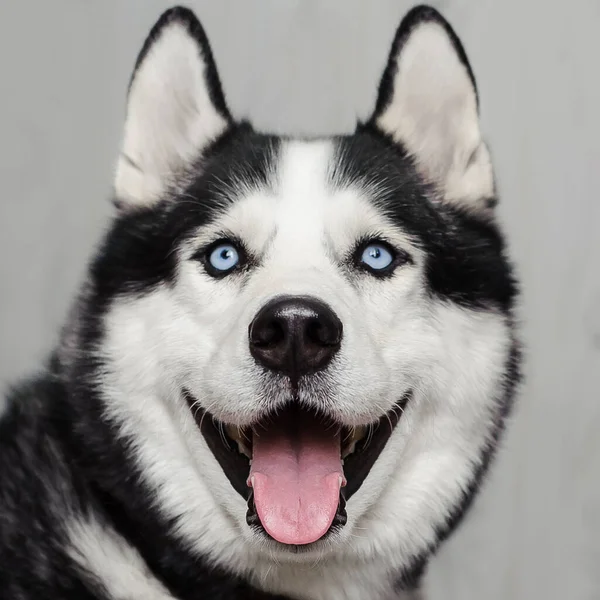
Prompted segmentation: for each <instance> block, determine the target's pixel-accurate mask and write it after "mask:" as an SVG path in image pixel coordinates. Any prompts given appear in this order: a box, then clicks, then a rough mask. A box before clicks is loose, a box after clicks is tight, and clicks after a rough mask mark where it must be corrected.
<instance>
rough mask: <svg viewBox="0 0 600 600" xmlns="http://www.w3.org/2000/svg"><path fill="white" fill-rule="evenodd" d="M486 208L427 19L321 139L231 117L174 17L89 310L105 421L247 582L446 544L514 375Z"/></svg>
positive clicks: (128, 138)
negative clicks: (342, 124)
mask: <svg viewBox="0 0 600 600" xmlns="http://www.w3.org/2000/svg"><path fill="white" fill-rule="evenodd" d="M495 197H496V196H495V187H494V178H493V172H492V168H491V163H490V156H489V153H488V150H487V147H486V145H485V143H484V141H483V140H482V135H481V131H480V125H479V118H478V99H477V92H476V88H475V81H474V78H473V73H472V71H471V68H470V67H469V64H468V62H467V59H466V56H465V53H464V50H463V47H462V46H461V43H460V42H459V40H458V38H457V37H456V35H455V34H454V33H453V31H452V30H451V28H450V26H449V25H448V24H447V23H446V21H444V19H443V18H442V17H441V16H440V15H439V14H438V13H437V12H435V11H434V10H433V9H429V8H424V7H420V8H417V9H413V10H412V11H411V12H410V13H408V15H407V16H406V17H405V19H404V20H403V22H402V23H401V25H400V27H399V29H398V31H397V34H396V37H395V40H394V42H393V46H392V50H391V53H390V56H389V61H388V64H387V67H386V68H385V71H384V73H383V76H382V79H381V84H380V89H379V95H378V100H377V104H376V107H375V110H374V113H373V115H372V117H371V118H370V119H369V120H368V121H367V122H366V123H362V124H359V125H358V126H357V129H356V132H355V133H354V134H352V135H349V136H338V137H331V138H323V139H311V140H303V139H295V138H285V137H278V136H272V135H267V134H264V133H260V132H256V131H254V130H253V128H252V127H251V126H250V125H249V124H247V123H237V122H235V121H234V119H233V118H232V116H231V114H230V112H229V110H228V108H227V105H226V102H225V99H224V95H223V92H222V90H221V86H220V83H219V78H218V75H217V71H216V67H215V62H214V60H213V57H212V54H211V50H210V48H209V45H208V41H207V38H206V35H205V33H204V31H203V29H202V27H201V26H200V24H199V23H198V21H197V20H196V18H195V17H194V16H193V15H192V14H191V13H190V12H189V11H187V10H185V9H173V10H171V11H168V12H167V13H165V14H164V15H163V16H162V17H161V19H160V20H159V22H158V23H157V24H156V25H155V27H154V29H153V30H152V32H151V34H150V36H149V38H148V40H147V41H146V43H145V45H144V47H143V49H142V52H141V54H140V56H139V58H138V61H137V64H136V67H135V71H134V73H133V76H132V79H131V83H130V88H129V96H128V105H127V118H126V123H125V132H124V137H123V145H122V150H121V154H120V157H119V161H118V165H117V172H116V180H115V199H116V201H115V203H116V205H117V207H118V214H117V215H116V217H115V220H114V223H113V224H112V226H111V229H110V231H109V233H108V235H107V237H106V240H105V242H104V244H103V246H102V249H101V251H100V253H99V255H98V257H97V258H96V260H95V262H94V264H93V266H92V270H91V284H90V290H91V292H90V298H91V300H90V303H91V304H93V305H94V306H96V307H100V308H97V312H98V314H99V318H100V321H101V323H102V327H101V330H102V333H101V335H100V337H99V339H98V341H97V343H95V345H94V348H93V354H94V357H95V360H96V364H98V365H100V366H99V367H98V369H97V371H96V383H97V385H98V388H99V389H100V391H101V394H102V399H103V404H104V410H105V418H107V419H109V420H110V421H111V422H112V423H115V424H116V425H117V427H118V429H119V432H120V433H119V435H123V436H126V437H127V439H128V440H130V442H131V451H132V453H133V455H134V457H135V460H136V462H137V464H138V465H139V467H140V472H141V473H142V476H143V478H144V479H145V481H146V483H147V484H148V485H149V486H151V488H152V490H153V494H154V497H155V503H156V505H157V506H158V507H159V508H160V510H161V511H162V512H163V513H164V514H166V515H167V516H168V517H169V518H171V519H172V522H173V523H175V525H174V528H175V529H176V531H177V534H178V535H181V536H182V537H184V538H185V539H186V540H187V542H188V543H189V544H191V545H192V547H194V548H197V549H198V551H200V552H202V553H208V554H209V555H210V556H211V557H212V558H213V559H214V560H216V561H218V562H223V563H227V564H228V565H237V566H239V569H240V570H248V569H249V568H260V565H261V564H266V562H271V557H273V556H275V557H276V560H277V561H278V563H279V564H280V565H285V564H286V563H296V562H302V561H309V562H311V563H312V562H314V560H315V557H317V556H318V557H320V558H321V559H322V560H324V561H326V560H328V557H329V558H330V559H331V560H337V559H338V558H340V557H348V556H354V557H358V558H361V559H365V560H366V559H370V558H373V559H378V560H381V561H383V562H386V561H387V562H386V564H387V563H388V562H389V564H390V566H391V565H393V566H395V567H396V568H402V567H407V566H408V565H409V564H411V562H412V561H414V560H415V558H416V557H420V556H422V555H424V554H426V553H427V552H428V551H429V550H430V549H431V548H433V547H434V546H435V545H436V543H437V542H438V541H439V539H440V538H441V537H442V536H443V535H444V534H445V532H446V531H447V530H448V529H449V528H450V527H451V525H452V524H453V522H454V521H455V520H456V518H457V516H458V515H459V514H460V512H461V511H462V510H463V508H464V507H465V506H466V504H467V503H468V501H469V499H470V498H471V496H472V494H473V491H474V489H475V487H476V485H477V483H478V481H479V478H480V476H481V474H482V473H483V471H484V470H485V467H486V464H487V460H488V457H489V454H490V452H489V450H490V447H492V446H493V444H494V442H495V439H496V437H497V435H498V432H499V430H500V428H501V425H502V420H503V418H504V416H505V414H506V412H507V409H508V407H509V405H510V399H511V395H512V387H513V384H514V381H515V379H516V371H515V365H514V363H515V356H516V354H515V352H516V350H515V342H514V335H513V325H512V315H511V313H512V307H513V303H514V299H515V286H514V282H513V278H512V275H511V269H510V265H509V263H508V262H507V260H506V257H505V255H504V244H503V238H502V235H501V232H500V230H499V228H498V225H497V223H496V219H495V214H494V206H495ZM261 561H262V562H261ZM382 564H383V563H382ZM269 568H270V567H269ZM282 568H283V567H282ZM275 570H277V569H275Z"/></svg>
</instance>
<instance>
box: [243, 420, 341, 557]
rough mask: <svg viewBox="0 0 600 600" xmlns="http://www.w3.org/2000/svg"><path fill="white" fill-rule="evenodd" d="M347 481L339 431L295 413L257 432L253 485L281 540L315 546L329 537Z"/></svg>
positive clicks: (267, 524)
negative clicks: (312, 543)
mask: <svg viewBox="0 0 600 600" xmlns="http://www.w3.org/2000/svg"><path fill="white" fill-rule="evenodd" d="M345 484H346V480H345V479H344V473H343V470H342V461H341V457H340V438H339V435H335V433H334V431H332V430H331V428H329V429H327V428H326V427H325V426H324V425H322V424H321V423H319V422H318V421H317V419H313V418H311V417H309V416H307V415H299V414H290V415H286V417H285V418H284V419H283V420H281V421H279V420H278V422H276V423H273V424H270V425H269V428H268V429H259V431H258V433H255V434H254V437H253V440H252V466H251V468H250V476H249V478H248V485H249V486H251V487H252V488H253V490H254V504H255V506H256V512H257V513H258V517H259V519H260V521H261V523H262V525H263V527H264V528H265V530H266V531H267V533H268V534H269V535H270V536H271V537H273V538H275V539H276V540H277V541H278V542H281V543H283V544H298V545H299V544H310V543H311V542H315V541H316V540H318V539H319V538H321V537H322V536H323V535H325V533H326V532H327V530H328V529H329V527H330V526H331V523H332V522H333V519H334V518H335V514H336V512H337V507H338V503H339V496H340V487H341V486H342V485H345Z"/></svg>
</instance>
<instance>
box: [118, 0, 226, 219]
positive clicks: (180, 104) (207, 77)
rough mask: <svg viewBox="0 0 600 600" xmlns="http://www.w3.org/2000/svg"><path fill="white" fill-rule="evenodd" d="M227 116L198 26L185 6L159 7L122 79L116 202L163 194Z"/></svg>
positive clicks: (128, 203)
mask: <svg viewBox="0 0 600 600" xmlns="http://www.w3.org/2000/svg"><path fill="white" fill-rule="evenodd" d="M231 122H232V121H231V116H230V113H229V110H228V109H227V106H226V104H225V99H224V97H223V92H222V90H221V84H220V82H219V76H218V74H217V70H216V67H215V64H214V61H213V57H212V53H211V49H210V46H209V43H208V40H207V38H206V34H205V33H204V30H203V28H202V25H201V24H200V22H199V21H198V20H197V19H196V17H195V15H194V14H193V13H192V12H191V11H190V10H188V9H186V8H181V7H176V8H172V9H170V10H168V11H166V12H165V13H164V14H163V15H162V16H161V17H160V19H159V20H158V22H157V23H156V24H155V25H154V27H153V28H152V30H151V32H150V34H149V36H148V38H147V39H146V42H145V43H144V46H143V48H142V50H141V52H140V54H139V56H138V58H137V62H136V65H135V69H134V72H133V75H132V78H131V82H130V85H129V94H128V98H127V116H126V120H125V132H124V136H123V142H122V148H121V154H120V156H119V160H118V163H117V171H116V177H115V203H116V204H117V205H118V206H120V207H123V208H128V207H132V206H144V205H146V206H147V205H151V204H153V203H155V202H157V201H159V200H161V199H164V197H165V196H166V195H168V194H169V192H171V191H172V190H173V188H174V186H175V183H176V181H180V180H182V176H183V178H185V174H186V171H187V170H188V169H189V168H190V167H192V166H193V165H194V164H196V163H197V161H198V159H200V158H201V156H202V153H203V151H204V150H206V148H207V147H208V146H209V145H210V144H211V143H212V142H213V141H215V140H216V138H218V137H219V136H220V135H222V134H223V133H224V132H225V131H226V130H227V129H228V128H229V126H230V125H231Z"/></svg>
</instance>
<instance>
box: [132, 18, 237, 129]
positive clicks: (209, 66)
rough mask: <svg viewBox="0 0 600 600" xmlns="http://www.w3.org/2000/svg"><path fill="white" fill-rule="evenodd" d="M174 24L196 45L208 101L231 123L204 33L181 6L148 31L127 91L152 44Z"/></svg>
mask: <svg viewBox="0 0 600 600" xmlns="http://www.w3.org/2000/svg"><path fill="white" fill-rule="evenodd" d="M174 23H179V24H181V25H183V26H184V27H185V29H186V31H187V32H188V33H189V34H190V36H191V38H192V39H193V40H195V41H196V43H197V44H198V51H199V53H200V59H201V60H202V62H203V63H204V64H205V71H204V76H205V78H206V85H207V89H208V94H209V97H210V100H211V102H212V104H213V106H214V107H215V108H216V109H217V111H218V112H219V114H220V115H221V116H222V117H223V118H224V119H226V120H227V121H229V122H231V121H232V118H231V114H230V113H229V109H228V108H227V103H226V102H225V96H224V94H223V88H222V87H221V81H220V79H219V73H218V71H217V66H216V64H215V60H214V58H213V54H212V50H211V47H210V43H209V41H208V37H207V35H206V32H205V31H204V28H203V27H202V24H201V23H200V21H198V19H197V17H196V15H195V14H194V13H193V12H192V11H191V10H190V9H188V8H185V7H182V6H175V7H173V8H170V9H169V10H167V11H165V12H164V13H163V14H162V15H161V17H160V18H159V19H158V21H157V22H156V24H155V25H154V27H152V29H151V30H150V33H149V34H148V37H147V38H146V41H145V42H144V45H143V46H142V49H141V50H140V53H139V54H138V56H137V59H136V61H135V67H134V69H133V73H132V74H131V79H130V80H129V89H131V84H132V83H133V81H134V79H135V76H136V73H137V71H138V69H139V68H140V65H141V64H142V62H143V61H144V59H145V58H146V56H147V55H148V52H149V51H150V49H151V48H152V46H153V45H154V43H155V42H156V41H157V40H158V39H159V37H160V34H161V33H162V31H163V29H165V27H168V26H169V25H172V24H174Z"/></svg>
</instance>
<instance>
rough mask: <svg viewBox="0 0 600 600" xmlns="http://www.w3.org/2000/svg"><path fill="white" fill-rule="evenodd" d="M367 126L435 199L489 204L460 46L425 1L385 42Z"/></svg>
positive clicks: (470, 83) (471, 81) (488, 176)
mask: <svg viewBox="0 0 600 600" xmlns="http://www.w3.org/2000/svg"><path fill="white" fill-rule="evenodd" d="M370 125H371V126H373V127H375V128H376V129H378V130H379V131H381V132H383V133H384V134H386V135H387V136H389V137H390V138H391V139H393V140H394V142H396V143H397V144H399V145H401V146H402V148H403V150H404V151H406V152H407V153H408V154H409V155H410V156H411V157H412V158H413V160H414V161H415V165H416V167H417V169H418V170H419V172H420V173H421V174H422V176H423V177H424V178H425V179H427V180H428V181H429V182H430V183H431V184H433V185H434V187H435V188H436V190H437V192H438V194H439V197H440V199H441V200H444V201H446V202H451V203H457V204H460V205H461V206H463V207H465V208H467V209H468V210H471V211H474V212H487V211H489V210H490V208H491V207H492V206H493V205H494V195H495V189H494V187H495V186H494V175H493V170H492V165H491V159H490V154H489V151H488V149H487V147H486V145H485V143H484V142H483V140H482V137H481V131H480V125H479V110H478V97H477V88H476V84H475V78H474V76H473V72H472V70H471V67H470V65H469V62H468V60H467V57H466V54H465V51H464V49H463V46H462V44H461V42H460V40H459V39H458V37H457V36H456V34H455V33H454V31H453V30H452V28H451V27H450V25H449V24H448V22H447V21H446V20H445V19H444V18H443V17H442V16H441V15H440V14H439V13H438V12H437V11H436V10H435V9H433V8H431V7H428V6H417V7H415V8H413V9H412V10H410V11H409V12H408V13H407V15H406V16H405V17H404V19H403V20H402V22H401V24H400V26H399V28H398V30H397V32H396V36H395V38H394V42H393V44H392V50H391V53H390V56H389V60H388V64H387V67H386V69H385V71H384V73H383V77H382V79H381V83H380V86H379V96H378V99H377V104H376V108H375V112H374V114H373V116H372V117H371V119H370Z"/></svg>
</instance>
